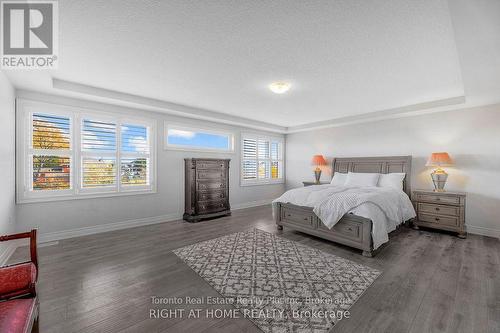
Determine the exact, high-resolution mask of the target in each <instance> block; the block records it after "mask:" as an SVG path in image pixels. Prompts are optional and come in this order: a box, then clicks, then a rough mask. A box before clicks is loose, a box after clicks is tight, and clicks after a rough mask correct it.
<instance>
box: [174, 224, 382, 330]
mask: <svg viewBox="0 0 500 333" xmlns="http://www.w3.org/2000/svg"><path fill="white" fill-rule="evenodd" d="M174 253H175V254H176V255H177V256H178V257H179V258H181V259H182V260H183V261H184V262H185V263H186V264H187V265H188V266H189V267H191V268H192V269H193V270H194V271H195V272H196V273H198V274H199V275H200V276H201V277H203V279H205V280H206V281H207V282H208V283H209V284H210V285H211V286H212V287H213V288H214V289H215V290H217V291H218V292H219V294H220V295H221V296H222V297H221V300H220V303H224V304H232V305H234V307H235V311H238V315H239V317H244V318H248V319H250V320H252V321H253V322H254V323H255V324H256V325H257V326H258V327H259V328H260V329H261V330H262V331H264V332H317V333H320V332H328V331H329V330H330V329H331V328H332V327H333V326H334V325H335V323H336V322H338V320H356V319H355V318H349V316H350V314H349V312H348V311H347V310H348V309H349V308H350V307H351V305H353V304H354V302H356V300H357V299H358V298H359V297H360V296H361V295H362V294H363V292H364V291H365V290H366V289H367V288H368V287H369V286H370V285H371V284H372V282H373V281H374V280H375V279H376V278H377V277H378V276H379V274H380V271H378V270H376V269H373V268H370V267H367V266H364V265H360V264H357V263H355V262H352V261H350V260H346V259H344V258H340V257H338V256H335V255H332V254H327V253H325V252H322V251H320V250H317V249H313V248H311V247H308V246H305V245H301V244H299V243H297V242H294V241H290V240H287V239H284V238H282V237H279V236H277V235H274V234H271V233H268V232H265V231H262V230H259V229H253V230H249V231H245V232H238V233H235V234H231V235H227V236H223V237H219V238H216V239H212V240H208V241H205V242H201V243H196V244H193V245H189V246H186V247H182V248H179V249H177V250H174ZM216 301H217V302H218V301H219V300H216Z"/></svg>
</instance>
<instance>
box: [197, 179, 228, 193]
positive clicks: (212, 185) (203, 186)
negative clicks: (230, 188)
mask: <svg viewBox="0 0 500 333" xmlns="http://www.w3.org/2000/svg"><path fill="white" fill-rule="evenodd" d="M196 186H197V189H198V190H199V191H213V190H218V189H224V188H226V182H224V181H198V182H197V183H196Z"/></svg>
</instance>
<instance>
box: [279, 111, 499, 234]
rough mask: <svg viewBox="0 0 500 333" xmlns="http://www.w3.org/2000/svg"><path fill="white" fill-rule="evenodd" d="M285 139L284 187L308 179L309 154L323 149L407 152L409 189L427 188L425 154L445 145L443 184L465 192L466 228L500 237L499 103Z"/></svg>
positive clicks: (337, 153)
mask: <svg viewBox="0 0 500 333" xmlns="http://www.w3.org/2000/svg"><path fill="white" fill-rule="evenodd" d="M286 143H287V144H286V168H287V173H286V180H287V188H293V187H298V186H301V185H302V184H301V182H302V181H303V180H312V179H313V172H312V168H311V166H310V164H309V163H310V158H311V157H312V155H314V154H323V155H325V157H328V158H329V159H330V160H331V158H332V157H351V156H388V155H412V156H413V164H412V168H413V172H412V173H413V174H412V187H413V189H417V188H423V189H431V188H433V186H432V181H431V179H430V176H429V173H430V172H431V168H427V167H425V162H426V159H427V157H428V155H429V154H430V153H431V152H436V151H447V152H449V153H450V154H451V156H452V157H453V158H454V159H455V162H456V165H455V166H454V167H453V168H447V171H448V173H449V174H450V176H449V178H448V183H447V185H446V188H447V189H448V190H460V191H466V192H468V197H467V207H466V210H467V213H466V215H467V216H466V224H467V226H468V229H469V231H470V232H475V233H481V234H486V235H492V236H496V237H500V187H499V185H500V104H498V105H492V106H485V107H479V108H473V109H463V110H456V111H448V112H441V113H434V114H427V115H420V116H414V117H407V118H399V119H390V120H383V121H378V122H370V123H363V124H357V125H350V126H344V127H334V128H327V129H322V130H314V131H308V132H301V133H295V134H288V135H287V138H286ZM328 171H329V172H327V174H325V175H323V176H322V180H330V177H331V171H330V170H328Z"/></svg>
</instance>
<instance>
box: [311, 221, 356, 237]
mask: <svg viewBox="0 0 500 333" xmlns="http://www.w3.org/2000/svg"><path fill="white" fill-rule="evenodd" d="M318 229H321V230H325V231H326V232H332V233H335V234H336V235H337V236H341V237H343V238H347V239H351V240H355V241H360V240H361V239H362V238H363V234H362V230H363V228H362V225H361V224H360V223H356V222H351V221H343V220H340V221H339V222H338V223H337V224H336V225H334V226H333V228H332V229H328V228H327V227H326V226H325V225H324V224H323V223H322V222H321V221H320V222H319V227H318Z"/></svg>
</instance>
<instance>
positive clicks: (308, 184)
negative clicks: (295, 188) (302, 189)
mask: <svg viewBox="0 0 500 333" xmlns="http://www.w3.org/2000/svg"><path fill="white" fill-rule="evenodd" d="M302 184H304V186H311V185H326V184H330V182H319V183H316V182H302Z"/></svg>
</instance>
